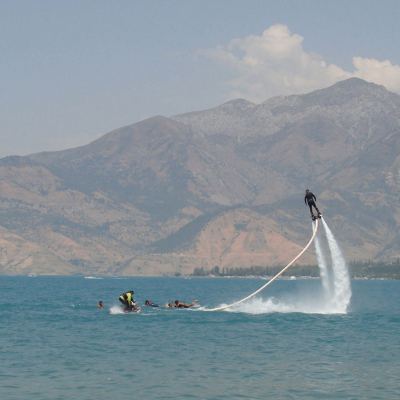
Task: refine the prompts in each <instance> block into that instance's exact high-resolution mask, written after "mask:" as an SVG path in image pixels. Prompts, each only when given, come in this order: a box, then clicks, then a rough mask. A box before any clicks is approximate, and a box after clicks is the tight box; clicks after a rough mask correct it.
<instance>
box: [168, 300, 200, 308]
mask: <svg viewBox="0 0 400 400" xmlns="http://www.w3.org/2000/svg"><path fill="white" fill-rule="evenodd" d="M198 302H199V301H198V300H195V301H194V302H193V303H192V304H185V303H181V302H180V301H179V300H175V305H174V307H175V308H189V307H193V306H194V305H195V304H196V303H198Z"/></svg>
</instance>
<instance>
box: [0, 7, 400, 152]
mask: <svg viewBox="0 0 400 400" xmlns="http://www.w3.org/2000/svg"><path fill="white" fill-rule="evenodd" d="M399 22H400V1H398V0H380V1H372V0H363V1H360V0H346V1H342V0H331V1H326V0H325V1H324V0H319V1H315V0H301V1H300V0H279V1H278V0H274V1H271V0H229V1H227V0H159V1H156V0H153V1H152V0H131V1H125V0H107V1H106V0H79V1H78V0H68V1H65V0H48V1H47V0H46V1H45V0H35V1H32V0H0V38H1V40H0V110H1V118H0V140H1V146H0V157H6V156H9V155H27V154H32V153H36V152H40V151H50V150H63V149H67V148H72V147H77V146H81V145H84V144H87V143H89V142H91V141H92V140H95V139H96V138H98V137H100V136H102V135H104V134H106V133H108V132H110V131H112V130H114V129H118V128H120V127H122V126H126V125H130V124H134V123H137V122H139V121H142V120H144V119H146V118H150V117H153V116H156V115H163V116H165V117H171V116H173V115H177V114H183V113H185V112H190V111H199V110H205V109H209V108H213V107H217V106H219V105H221V104H223V103H224V102H226V101H229V100H232V99H236V98H245V99H247V100H249V101H252V102H254V103H257V104H259V103H261V102H263V101H265V100H267V99H269V98H271V97H274V96H279V95H290V94H301V93H309V92H311V91H313V90H316V89H321V88H324V87H328V86H330V85H332V84H334V83H336V82H338V81H340V80H343V79H346V78H350V77H354V76H356V77H359V78H362V79H365V80H366V81H368V82H374V83H377V84H380V85H384V86H385V87H386V88H387V89H388V90H390V91H393V92H396V93H398V94H400V51H399V43H400V23H399Z"/></svg>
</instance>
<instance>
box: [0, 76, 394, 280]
mask: <svg viewBox="0 0 400 400" xmlns="http://www.w3.org/2000/svg"><path fill="white" fill-rule="evenodd" d="M399 146H400V96H398V95H396V94H394V93H390V92H388V91H387V90H386V89H385V88H383V87H382V86H377V85H374V84H370V83H367V82H365V81H362V80H360V79H356V78H353V79H349V80H346V81H343V82H339V83H338V84H336V85H333V86H332V87H329V88H327V89H323V90H318V91H315V92H312V93H310V94H306V95H296V96H289V97H277V98H273V99H269V100H267V101H266V102H264V103H262V104H260V105H255V104H253V103H250V102H247V101H245V100H241V99H239V100H234V101H231V102H228V103H225V104H223V105H222V106H220V107H217V108H215V109H211V110H205V111H200V112H194V113H189V114H183V115H178V116H174V117H172V118H165V117H154V118H150V119H148V120H145V121H142V122H139V123H137V124H134V125H131V126H127V127H123V128H120V129H117V130H116V131H113V132H110V133H108V134H107V135H105V136H103V137H101V138H99V139H98V140H96V141H94V142H92V143H90V144H88V145H86V146H82V147H79V148H75V149H69V150H64V151H59V152H45V153H38V154H33V155H30V156H28V157H16V156H14V157H6V158H3V159H1V160H0V243H1V246H0V250H1V253H0V272H1V273H28V272H29V273H49V274H50V273H66V274H69V273H85V274H86V273H99V274H133V275H136V274H142V275H157V274H164V273H175V272H182V273H190V272H191V271H193V269H194V268H195V267H204V268H211V267H214V266H215V265H218V266H220V267H224V266H244V267H247V266H251V265H266V264H267V265H275V264H281V263H285V262H286V261H288V260H289V259H291V258H292V256H293V254H296V252H297V251H298V249H299V248H301V247H302V246H304V244H305V243H306V242H307V241H308V238H309V236H310V231H311V227H310V221H309V214H308V210H307V209H306V207H305V206H304V203H303V196H304V190H305V188H306V187H308V188H310V189H311V190H312V191H313V192H314V193H316V194H317V197H318V201H319V204H320V206H321V209H322V210H323V212H324V215H325V218H326V219H327V221H328V223H329V224H330V226H331V227H332V229H333V231H334V232H335V233H336V234H337V236H338V239H339V240H340V241H341V242H342V244H343V246H344V248H345V251H346V254H347V256H348V258H350V259H360V260H365V259H374V258H379V259H385V260H390V259H393V258H397V257H399V254H400V242H399V239H398V236H397V231H398V224H399V223H400V209H399V206H398V201H397V199H398V195H399V189H400V177H399V171H400V165H399V163H400V156H399V154H400V153H399V150H400V148H399ZM301 262H302V263H315V256H314V255H313V253H312V252H309V253H308V254H306V255H305V256H304V257H303V258H302V259H301Z"/></svg>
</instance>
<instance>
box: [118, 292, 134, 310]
mask: <svg viewBox="0 0 400 400" xmlns="http://www.w3.org/2000/svg"><path fill="white" fill-rule="evenodd" d="M133 293H134V291H133V290H130V291H129V292H125V293H122V294H121V296H119V298H118V300H119V301H120V302H121V303H122V304H123V305H124V307H125V309H126V310H128V311H132V295H133Z"/></svg>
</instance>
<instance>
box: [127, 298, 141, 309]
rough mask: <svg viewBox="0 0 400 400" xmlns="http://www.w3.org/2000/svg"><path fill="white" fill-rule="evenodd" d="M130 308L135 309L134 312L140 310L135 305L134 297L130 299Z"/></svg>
mask: <svg viewBox="0 0 400 400" xmlns="http://www.w3.org/2000/svg"><path fill="white" fill-rule="evenodd" d="M131 310H132V311H135V312H136V311H139V310H140V307H138V306H137V305H136V300H135V299H132V300H131ZM126 311H127V312H128V311H129V310H126Z"/></svg>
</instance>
